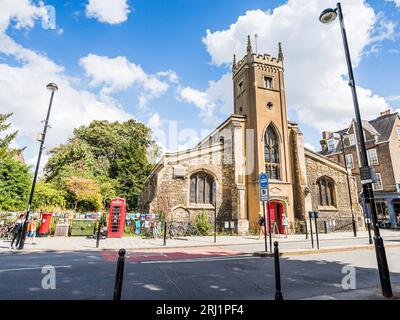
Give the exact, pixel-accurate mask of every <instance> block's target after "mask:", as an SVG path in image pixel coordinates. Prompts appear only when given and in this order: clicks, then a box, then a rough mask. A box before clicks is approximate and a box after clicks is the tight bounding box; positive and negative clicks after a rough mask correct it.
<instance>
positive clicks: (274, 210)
mask: <svg viewBox="0 0 400 320" xmlns="http://www.w3.org/2000/svg"><path fill="white" fill-rule="evenodd" d="M269 210H270V215H271V230H272V232H273V233H274V232H275V233H277V232H278V233H279V234H283V233H284V232H285V230H284V228H283V225H282V214H283V205H282V203H279V202H274V201H271V202H270V206H269ZM275 222H276V226H277V229H276V227H275V230H274V223H275ZM267 228H268V216H267Z"/></svg>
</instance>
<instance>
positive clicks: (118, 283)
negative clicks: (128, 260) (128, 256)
mask: <svg viewBox="0 0 400 320" xmlns="http://www.w3.org/2000/svg"><path fill="white" fill-rule="evenodd" d="M125 253H126V250H125V249H120V250H119V252H118V262H117V272H116V273H115V286H114V300H115V301H119V300H121V292H122V280H123V278H124V265H125Z"/></svg>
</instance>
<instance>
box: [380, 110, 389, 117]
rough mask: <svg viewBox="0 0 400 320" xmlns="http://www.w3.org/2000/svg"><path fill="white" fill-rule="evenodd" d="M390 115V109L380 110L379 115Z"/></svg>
mask: <svg viewBox="0 0 400 320" xmlns="http://www.w3.org/2000/svg"><path fill="white" fill-rule="evenodd" d="M388 115H390V109H387V110H385V111H382V112H381V117H384V116H388Z"/></svg>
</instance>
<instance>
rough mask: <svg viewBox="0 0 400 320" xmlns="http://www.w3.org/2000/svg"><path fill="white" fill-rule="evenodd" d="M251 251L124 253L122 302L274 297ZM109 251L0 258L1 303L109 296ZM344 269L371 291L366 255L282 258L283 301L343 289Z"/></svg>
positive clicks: (395, 273)
mask: <svg viewBox="0 0 400 320" xmlns="http://www.w3.org/2000/svg"><path fill="white" fill-rule="evenodd" d="M251 249H252V248H251V246H250V247H249V248H247V247H246V246H236V247H226V246H224V247H209V248H186V249H184V248H181V249H173V248H171V249H163V250H161V249H154V250H148V251H146V250H145V251H137V252H133V251H128V253H127V262H126V264H125V273H124V286H123V293H122V298H123V299H206V300H207V299H240V300H241V299H273V298H274V293H275V291H274V290H275V289H274V284H275V282H274V281H275V278H274V261H273V259H272V258H259V257H253V256H251V255H248V254H247V252H248V251H251ZM387 256H388V261H389V267H390V270H391V278H392V282H393V283H396V284H400V248H388V249H387ZM116 257H117V252H116V251H102V252H88V251H87V252H54V253H51V252H47V253H22V254H21V253H18V254H16V253H12V254H9V253H6V254H1V255H0V277H1V279H2V280H1V281H0V299H6V300H8V299H111V298H112V295H113V288H114V277H115V267H116ZM45 265H52V266H54V267H55V269H56V289H54V290H51V289H50V290H44V289H43V288H42V286H41V283H42V279H43V277H44V276H45V275H44V274H42V273H41V271H42V267H43V266H45ZM345 265H353V266H355V267H356V285H357V289H361V288H369V287H374V286H376V287H378V286H379V277H378V272H377V269H376V260H375V253H374V251H373V250H358V251H349V252H336V253H323V254H313V255H302V256H290V257H282V258H281V272H282V288H283V294H284V298H285V299H304V298H310V297H313V296H320V295H329V294H333V293H335V292H341V291H343V289H342V286H341V283H342V278H343V277H344V276H345V274H343V273H342V268H343V266H345Z"/></svg>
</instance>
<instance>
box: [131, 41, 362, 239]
mask: <svg viewBox="0 0 400 320" xmlns="http://www.w3.org/2000/svg"><path fill="white" fill-rule="evenodd" d="M232 78H233V106H234V108H233V109H234V110H232V111H233V114H232V115H231V116H230V117H228V118H227V119H226V120H225V121H224V122H222V123H221V124H220V125H219V126H218V127H217V128H216V129H214V130H213V131H212V132H211V133H210V134H209V135H208V136H207V137H206V138H204V139H203V140H202V141H201V142H200V143H198V144H197V145H196V146H194V147H193V148H190V149H187V150H184V151H179V152H172V153H166V154H164V156H163V157H162V159H161V160H160V161H159V162H158V163H157V165H156V166H155V167H154V168H153V170H152V172H151V174H150V175H149V177H148V178H147V180H146V181H145V183H144V187H143V190H142V193H141V195H140V197H139V208H138V209H139V210H140V212H146V213H160V210H161V208H163V210H164V211H167V214H168V216H169V218H168V219H169V220H171V221H180V222H187V223H189V222H193V221H194V220H195V218H196V216H197V215H198V214H200V213H206V214H207V215H208V217H209V221H210V222H211V223H213V222H214V219H215V218H214V217H215V216H216V219H217V220H216V223H217V226H218V229H219V230H221V231H225V232H227V231H228V232H229V231H232V229H233V231H234V232H235V233H237V234H239V235H245V234H248V233H249V231H256V230H258V219H259V214H260V213H262V212H263V208H262V205H261V203H260V189H259V175H260V173H262V172H267V173H268V174H269V176H270V186H269V191H270V204H269V208H266V209H269V212H270V216H271V225H272V226H273V228H274V229H273V231H274V232H275V233H282V232H283V226H282V220H283V219H282V217H283V215H284V214H285V215H286V216H287V217H288V218H289V221H290V230H291V232H295V231H301V228H302V226H303V227H304V222H305V219H306V217H307V212H308V211H311V210H318V211H319V212H320V217H321V219H322V220H329V219H335V220H336V221H338V225H341V226H342V225H343V226H344V227H346V226H347V225H350V224H349V223H348V221H349V217H350V216H351V207H350V206H349V195H348V185H347V179H346V170H345V169H344V167H343V166H342V165H341V164H339V163H337V162H334V161H331V160H329V159H327V158H326V157H324V156H323V155H321V154H318V153H316V152H314V151H312V150H309V149H306V148H304V143H303V134H302V132H301V130H300V128H299V126H298V125H297V124H296V123H294V122H291V121H288V119H287V110H286V98H285V85H284V57H283V52H282V48H281V45H280V44H279V50H278V56H277V57H272V56H270V55H268V54H263V55H260V54H256V53H254V52H253V50H252V46H251V41H250V36H249V37H248V40H247V53H246V55H245V56H244V57H243V59H241V60H240V61H236V57H235V56H234V58H233V65H232ZM350 187H351V190H352V193H353V199H356V198H357V188H356V185H355V183H352V185H351V186H350ZM338 195H340V196H338ZM353 209H354V211H355V212H356V213H357V214H358V215H359V214H360V213H361V210H360V207H359V206H357V205H356V204H354V208H353ZM266 211H267V210H266ZM339 221H341V222H340V223H339ZM227 228H228V229H227Z"/></svg>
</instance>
